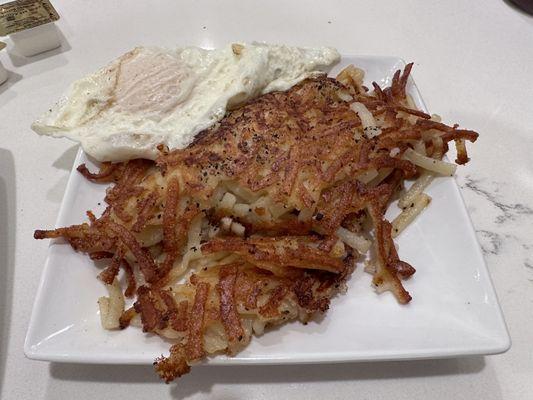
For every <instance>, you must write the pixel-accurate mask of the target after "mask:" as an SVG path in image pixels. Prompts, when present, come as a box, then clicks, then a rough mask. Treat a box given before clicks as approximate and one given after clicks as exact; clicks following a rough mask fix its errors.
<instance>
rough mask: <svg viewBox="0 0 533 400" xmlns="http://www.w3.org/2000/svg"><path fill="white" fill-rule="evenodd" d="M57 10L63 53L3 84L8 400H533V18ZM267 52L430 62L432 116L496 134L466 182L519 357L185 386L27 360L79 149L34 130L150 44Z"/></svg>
mask: <svg viewBox="0 0 533 400" xmlns="http://www.w3.org/2000/svg"><path fill="white" fill-rule="evenodd" d="M54 5H55V6H56V8H57V10H58V12H59V14H60V15H61V19H60V20H59V21H58V23H57V24H58V27H59V30H60V32H61V36H62V38H61V39H62V46H61V48H58V49H56V50H52V51H49V52H46V53H42V54H40V55H37V56H34V57H31V58H24V57H21V56H17V55H16V54H11V53H9V52H6V50H4V51H2V53H0V60H1V61H2V63H3V64H4V66H5V67H6V69H8V70H9V71H10V72H9V79H8V81H7V82H6V83H4V84H3V85H1V86H0V324H1V326H0V387H1V398H2V399H10V400H11V399H15V400H21V399H34V400H37V399H54V400H57V399H69V400H70V399H76V400H82V399H113V398H128V399H142V398H151V399H163V398H183V399H204V398H214V399H261V398H268V399H326V398H327V399H329V398H331V399H333V398H338V399H396V400H399V399H410V400H412V399H468V400H470V399H485V400H488V399H532V398H533V312H532V311H531V310H532V309H533V161H532V158H533V156H532V154H533V83H532V79H533V78H532V77H533V18H532V17H531V16H529V15H527V14H525V13H523V12H522V11H520V10H518V9H517V8H515V7H514V6H513V5H512V4H511V3H509V2H507V1H500V0H471V1H463V0H448V1H427V0H426V1H423V0H418V1H417V0H403V1H392V0H389V1H384V0H373V1H353V0H352V1H348V0H347V1H296V0H291V1H277V0H270V1H198V0H197V1H192V0H191V1H154V2H151V1H131V0H130V1H126V0H120V1H117V0H114V1H103V0H98V1H96V0H93V1H90V2H89V1H80V0H69V1H54ZM252 40H258V41H266V42H272V43H286V44H291V45H301V46H320V45H328V46H334V47H336V48H337V49H338V50H339V52H340V53H341V54H359V55H393V56H399V57H401V58H403V59H405V60H407V61H414V62H415V69H414V79H415V81H416V83H417V85H418V87H419V89H420V91H421V93H422V96H423V97H424V100H425V101H426V103H427V106H428V108H429V109H430V111H432V112H437V113H439V114H440V115H441V116H442V117H443V118H444V120H445V121H458V122H460V124H461V125H462V126H465V127H469V128H472V129H475V130H477V131H479V132H480V135H481V136H480V138H479V140H478V141H477V143H476V144H475V145H472V146H469V149H470V150H469V151H470V156H471V158H472V161H471V162H470V163H469V164H468V165H467V166H465V167H461V168H459V169H458V173H457V177H456V179H457V182H458V184H459V186H460V188H461V192H462V195H463V196H464V199H465V202H466V205H467V208H468V211H469V213H470V216H471V218H472V221H473V225H474V227H475V230H476V232H477V236H478V239H479V241H480V243H481V246H482V249H483V252H484V255H485V258H486V261H487V263H488V267H489V270H490V273H491V276H492V279H493V282H494V285H495V288H496V291H497V294H498V296H499V299H500V302H501V306H502V309H503V312H504V315H505V318H506V321H507V324H508V328H509V331H510V335H511V338H512V342H513V344H512V347H511V349H510V350H509V351H508V352H506V353H505V354H500V355H493V356H485V357H483V356H476V357H464V358H455V359H445V360H424V361H404V362H398V361H397V362H375V363H369V362H366V363H347V364H326V365H321V364H315V365H283V366H202V367H198V368H194V369H193V371H192V372H191V373H190V374H189V375H187V376H185V377H183V378H182V379H181V380H180V381H179V382H178V383H174V384H170V385H165V384H163V383H162V382H160V381H159V379H158V378H157V377H156V376H155V374H154V373H153V370H152V367H151V366H118V365H117V366H113V365H107V366H106V365H80V364H63V363H48V362H42V361H32V360H29V359H27V358H26V357H25V356H24V353H23V342H24V337H25V334H26V329H27V327H28V322H29V318H30V314H31V309H32V305H33V301H34V298H35V293H36V289H37V286H38V284H39V280H40V275H41V271H42V267H43V263H44V260H45V257H46V252H47V248H48V243H47V242H46V241H35V240H33V237H32V236H33V230H34V229H35V228H37V227H49V226H53V225H54V222H55V220H56V217H57V214H58V210H59V206H60V203H61V199H62V197H63V193H64V191H65V185H66V182H67V178H68V176H69V173H70V170H71V168H72V165H73V162H74V156H75V154H76V151H77V146H76V145H75V143H73V142H70V141H68V140H66V139H62V140H57V139H51V138H48V137H39V136H38V135H36V134H35V133H33V132H32V131H31V129H30V124H31V122H32V120H33V119H34V118H35V117H36V116H38V115H39V114H40V113H41V112H42V111H43V110H45V109H46V107H48V106H49V105H50V104H51V103H52V102H53V101H54V100H56V99H57V98H58V97H59V95H60V94H61V93H62V92H63V91H64V89H65V88H66V87H67V85H68V84H69V83H70V82H71V81H73V80H75V79H77V78H79V77H81V76H83V75H85V74H87V73H90V72H92V71H94V70H95V69H97V68H98V67H100V66H102V65H105V64H106V63H107V62H109V61H110V60H112V59H114V58H116V57H117V56H118V55H120V54H122V53H124V52H125V51H127V50H129V49H131V48H133V47H134V46H137V45H140V44H143V45H162V46H185V45H197V46H202V47H207V48H213V47H217V46H221V45H223V44H225V43H228V42H231V41H252ZM8 44H9V43H8ZM450 251H453V249H450ZM369 290H371V289H370V288H369ZM377 312H378V311H377ZM332 340H333V339H332ZM398 340H399V341H401V340H402V339H401V338H400V337H399V338H398Z"/></svg>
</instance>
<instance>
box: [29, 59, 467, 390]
mask: <svg viewBox="0 0 533 400" xmlns="http://www.w3.org/2000/svg"><path fill="white" fill-rule="evenodd" d="M411 68H412V64H409V65H407V67H406V68H405V69H404V71H403V72H402V71H398V72H396V73H395V74H394V77H393V80H392V84H391V86H390V87H388V88H384V89H382V88H381V87H379V85H377V84H376V83H373V87H374V92H373V93H372V94H369V93H367V92H368V90H367V89H366V88H364V87H363V86H362V84H361V82H357V80H356V79H355V78H354V77H352V76H350V79H346V80H344V79H343V82H344V83H346V84H347V85H348V86H344V85H343V84H342V83H340V82H339V81H336V80H334V79H331V78H327V77H325V76H317V77H313V78H310V79H307V80H305V81H303V82H301V83H300V84H298V85H296V86H294V87H293V88H291V89H290V90H288V91H286V92H273V93H270V94H267V95H263V96H260V97H258V98H257V99H254V100H252V101H250V102H249V103H248V104H245V105H244V106H242V107H240V108H238V109H236V110H232V111H231V112H229V113H228V114H227V115H226V117H225V118H224V119H223V120H222V121H220V122H219V123H217V124H216V125H215V126H213V127H211V128H209V129H207V130H205V131H203V132H201V133H200V134H199V135H198V136H197V137H196V139H195V141H194V143H193V144H192V145H191V146H189V147H188V148H186V149H181V150H171V151H169V150H168V149H167V148H164V147H163V146H160V148H159V149H160V152H161V155H160V156H159V157H158V159H157V161H156V163H154V162H152V161H147V160H132V161H129V162H125V163H120V164H103V165H102V167H101V169H100V171H99V172H98V173H91V172H90V171H88V170H87V168H86V167H85V166H80V168H79V171H80V172H81V173H82V174H83V175H84V176H85V177H86V178H87V179H89V180H91V181H93V182H110V181H113V182H115V184H114V186H112V187H110V188H109V189H108V190H107V194H106V197H105V201H106V202H107V204H108V207H107V208H106V210H105V211H104V213H103V214H102V215H101V216H100V218H97V217H96V216H95V215H94V214H93V213H92V212H88V213H87V215H88V218H89V223H87V224H81V225H75V226H71V227H68V228H58V229H55V230H51V231H42V230H37V231H35V234H34V236H35V238H36V239H43V238H58V237H63V238H65V239H66V240H67V241H68V242H69V243H70V244H71V246H72V247H73V248H74V249H76V250H78V251H82V252H86V253H88V254H89V255H90V256H91V258H93V259H95V260H96V259H111V262H110V265H109V266H108V268H106V270H104V271H103V272H102V273H101V275H100V278H101V279H102V280H103V281H104V282H107V283H109V282H113V279H114V278H115V277H116V276H117V273H118V271H119V268H120V266H122V267H123V268H124V271H125V275H126V278H127V284H128V286H127V288H126V290H125V295H126V296H132V295H134V294H135V292H136V296H137V297H136V301H135V305H134V308H132V309H128V310H127V311H125V312H124V313H123V314H122V317H121V318H120V321H119V322H120V326H121V327H122V328H124V327H126V326H128V325H129V324H130V322H131V321H132V319H133V318H135V317H136V316H137V315H139V316H140V319H141V322H142V325H143V330H144V331H146V332H152V333H155V334H158V335H161V336H163V337H166V338H171V339H172V340H173V341H174V342H175V345H173V346H172V348H171V350H170V355H169V357H163V356H162V357H160V358H158V359H157V360H156V363H155V369H156V371H157V372H158V374H159V375H160V376H161V377H162V378H163V379H164V380H165V381H167V382H168V381H170V380H172V379H174V378H176V377H178V376H181V375H182V374H184V373H187V372H188V371H189V370H190V366H189V365H190V364H191V363H193V362H196V361H199V360H200V359H202V358H203V357H205V356H206V355H207V354H212V353H216V352H226V353H229V354H234V353H235V352H236V351H237V350H238V349H240V348H241V347H242V346H243V345H244V344H246V343H248V341H249V340H250V337H251V335H252V334H253V332H254V331H256V330H257V331H259V332H262V330H263V328H264V327H265V326H269V325H276V324H280V323H283V322H285V321H288V320H291V319H299V320H301V321H307V320H308V319H310V318H312V317H313V316H314V315H315V314H317V313H321V312H325V311H326V310H327V309H328V307H329V304H330V299H331V298H332V297H333V296H334V295H335V294H336V293H337V292H338V291H339V290H341V289H342V288H343V286H344V284H345V282H346V280H347V279H348V277H349V276H350V274H351V272H352V271H353V268H354V258H355V257H357V256H358V253H357V251H356V250H354V249H351V248H350V247H349V246H350V245H353V246H354V247H357V248H358V246H357V245H354V244H353V243H352V244H350V245H349V244H348V242H350V240H348V239H349V238H348V239H346V238H343V239H342V240H345V242H342V241H341V239H340V236H342V235H341V234H342V232H343V231H342V230H339V228H340V227H343V228H344V229H348V231H349V232H348V233H350V232H351V233H353V234H355V233H360V232H361V231H364V232H365V235H368V234H369V230H370V229H369V227H368V226H369V225H372V226H373V228H374V236H375V250H376V253H377V257H376V272H375V273H374V277H373V282H374V284H375V285H376V286H377V287H378V290H379V291H382V290H390V291H391V292H392V293H393V294H394V295H395V296H396V297H397V299H398V301H399V302H400V303H407V302H409V301H410V300H411V296H410V294H409V293H408V292H407V291H406V290H405V288H404V287H403V285H402V280H403V279H406V278H408V277H410V276H411V275H412V274H413V273H414V272H415V270H414V268H413V267H412V266H411V265H409V264H408V263H406V262H404V261H401V260H400V259H399V256H398V253H397V251H396V249H395V247H394V243H393V240H392V237H391V225H390V223H389V222H388V221H387V220H386V219H385V217H384V214H385V211H386V210H387V207H388V205H389V204H390V203H391V201H392V199H393V197H394V195H395V193H397V192H398V190H399V189H400V187H401V186H402V182H403V181H404V179H405V178H409V177H416V176H418V174H419V168H418V167H416V166H415V165H414V164H413V163H411V162H410V161H408V160H406V159H404V153H405V151H406V150H407V149H415V150H416V151H418V150H419V149H422V150H421V151H422V152H423V150H424V149H425V150H426V155H427V156H429V157H434V158H437V159H438V158H441V157H442V155H443V154H444V153H445V152H446V151H447V149H448V142H450V141H451V140H453V141H454V142H455V145H456V147H457V163H464V162H466V161H468V155H467V153H466V146H465V141H466V140H468V141H475V140H476V139H477V133H476V132H473V131H469V130H464V129H459V128H458V126H457V125H453V126H448V125H445V124H443V123H440V122H436V121H434V120H433V118H432V117H431V116H430V115H428V114H426V113H424V112H421V111H419V110H416V109H413V108H412V102H410V100H409V99H408V97H407V95H406V85H407V83H408V78H409V73H410V70H411ZM348 93H349V96H350V97H351V98H352V100H349V101H346V98H347V94H348ZM354 102H358V103H361V104H363V105H364V106H365V107H366V108H367V110H369V112H370V113H371V114H372V116H373V118H374V119H375V123H376V126H368V121H366V122H365V126H366V128H363V121H362V119H361V118H362V117H361V118H360V117H359V114H358V113H356V112H354V111H353V110H352V108H351V107H352V106H351V103H354ZM363 119H364V118H363ZM376 132H378V133H376ZM415 144H416V145H417V146H415ZM226 196H227V198H226V199H225V197H226ZM224 199H225V200H224ZM226 200H227V201H226ZM363 226H365V228H364V229H363V228H362V227H363ZM337 235H339V237H337ZM362 240H363V241H365V239H362ZM191 270H193V271H194V273H193V274H192V275H191V276H190V278H189V279H188V280H187V281H185V282H181V281H179V279H181V278H183V274H184V273H186V272H187V271H191ZM139 271H140V274H139V273H137V272H139ZM136 276H137V277H138V279H139V281H137V279H136V278H135V277H136ZM136 287H139V288H138V289H137V290H136Z"/></svg>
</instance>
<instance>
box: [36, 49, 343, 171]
mask: <svg viewBox="0 0 533 400" xmlns="http://www.w3.org/2000/svg"><path fill="white" fill-rule="evenodd" d="M339 58H340V56H339V53H338V52H337V51H336V50H335V49H332V48H325V47H324V48H308V49H305V48H298V47H289V46H283V45H269V44H264V43H250V44H246V43H243V44H239V43H234V44H230V45H227V46H225V47H223V48H220V49H216V50H205V49H200V48H197V47H185V48H177V49H163V48H157V47H137V48H135V49H134V50H132V51H130V52H128V53H126V54H124V55H123V56H121V57H119V58H118V59H117V60H115V61H113V62H112V63H111V64H109V65H108V66H106V67H104V68H102V69H101V70H99V71H98V72H96V73H94V74H91V75H89V76H87V77H85V78H82V79H80V80H78V81H76V82H74V83H73V84H72V85H71V87H70V89H69V90H68V91H67V93H66V94H65V95H64V96H63V98H61V100H59V101H58V102H57V104H55V105H54V106H52V107H51V108H50V109H49V110H48V112H46V113H45V114H44V115H43V116H41V117H40V118H39V119H38V120H37V121H35V122H34V123H33V125H32V128H33V129H34V130H35V131H36V132H37V133H40V134H45V135H50V136H55V137H67V138H69V139H72V140H75V141H78V142H80V143H81V145H82V147H83V150H84V151H85V152H86V153H88V154H89V155H91V156H92V157H94V158H95V159H97V160H98V161H125V160H128V159H133V158H147V159H155V158H156V157H157V155H158V151H157V146H158V145H160V144H165V145H166V146H168V147H170V148H173V149H175V148H184V147H186V146H187V145H189V144H190V143H191V142H192V141H193V139H194V136H195V135H196V134H197V133H198V132H200V131H202V130H204V129H206V128H208V127H209V126H211V125H212V124H213V123H214V122H217V121H219V120H220V119H222V117H224V115H225V113H226V110H227V109H231V108H235V107H237V106H239V105H240V104H242V103H244V102H246V101H247V100H249V99H251V98H253V97H255V96H257V95H259V94H262V93H269V92H272V91H276V90H286V89H288V88H290V87H291V86H293V85H294V84H296V83H298V82H300V81H302V80H303V79H305V78H307V77H309V76H312V75H313V74H316V73H317V72H327V71H329V69H330V68H331V66H333V65H334V64H336V63H337V62H338V61H339Z"/></svg>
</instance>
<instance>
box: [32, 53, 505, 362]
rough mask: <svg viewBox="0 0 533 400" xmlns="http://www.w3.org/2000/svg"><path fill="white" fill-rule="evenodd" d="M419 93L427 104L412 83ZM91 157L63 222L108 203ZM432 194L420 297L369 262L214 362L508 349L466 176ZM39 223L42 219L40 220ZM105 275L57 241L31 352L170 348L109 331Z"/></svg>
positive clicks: (76, 178)
mask: <svg viewBox="0 0 533 400" xmlns="http://www.w3.org/2000/svg"><path fill="white" fill-rule="evenodd" d="M351 63H353V64H356V65H358V66H360V67H362V68H363V69H364V70H365V71H366V81H367V82H368V83H370V82H371V81H373V80H375V81H377V82H378V83H380V84H388V83H389V82H390V80H391V78H392V75H393V73H394V71H395V70H397V69H398V68H402V67H403V66H404V65H405V63H404V62H403V61H402V60H400V59H398V58H393V57H360V56H358V57H343V61H342V63H341V65H339V66H338V67H337V68H336V71H334V72H337V71H338V70H340V68H342V67H343V66H345V65H348V64H351ZM414 73H415V74H416V68H415V71H414ZM409 91H410V93H411V95H412V96H413V97H414V99H415V102H416V103H417V105H418V106H419V107H421V108H422V109H425V106H424V105H423V102H422V99H421V97H420V94H419V92H418V90H417V88H416V86H415V85H414V83H413V82H412V81H411V82H410V83H409ZM449 101H453V98H450V99H449ZM82 162H88V160H87V158H86V156H85V155H84V153H83V152H81V151H80V152H79V153H78V156H77V158H76V161H75V165H74V168H73V170H72V172H71V175H70V179H69V183H68V185H67V189H66V193H65V197H64V199H63V203H62V206H61V211H60V213H59V218H58V221H57V226H65V225H70V224H74V223H80V222H82V221H84V218H85V211H86V210H88V209H92V210H94V211H96V212H99V211H101V210H103V206H102V205H100V206H97V203H99V202H102V199H103V197H104V190H105V187H104V186H102V185H97V184H92V183H89V182H88V181H86V180H85V179H84V178H83V177H82V176H81V175H80V174H79V173H77V172H76V170H75V167H76V166H77V165H79V164H80V163H82ZM473 162H474V163H475V160H473ZM89 164H90V162H89ZM428 193H429V194H430V195H431V196H432V197H433V202H432V204H431V205H430V207H429V208H428V209H427V210H426V211H425V212H424V213H423V214H422V215H421V216H420V217H419V218H418V219H417V220H416V222H415V223H413V224H412V225H411V226H410V227H409V228H408V229H407V230H406V231H405V232H403V233H402V234H401V235H400V237H399V238H398V240H397V241H396V242H397V243H398V245H399V250H400V256H401V257H402V259H404V260H406V261H408V262H410V263H411V264H413V265H414V266H415V268H416V269H417V272H416V274H415V275H414V276H413V277H412V278H411V279H410V280H409V281H407V282H405V286H406V288H407V290H408V291H409V292H410V293H411V295H412V296H413V300H412V302H411V303H410V304H409V305H407V306H402V305H399V304H398V303H397V302H396V300H395V299H394V298H393V296H392V295H391V294H389V293H386V294H382V295H377V294H376V293H375V292H374V291H373V290H372V288H371V285H370V280H371V277H370V276H369V275H368V274H366V273H364V272H363V271H362V267H361V266H359V267H358V268H357V270H356V272H355V273H354V275H353V277H352V278H351V280H350V281H349V290H348V292H347V293H346V294H345V295H340V296H337V297H336V298H335V299H333V301H332V304H331V309H330V310H329V311H328V313H327V314H326V316H325V317H324V319H323V320H321V321H320V322H312V323H310V324H308V325H307V326H303V325H301V324H299V323H291V324H289V325H285V326H283V327H281V328H279V329H276V330H273V331H270V332H267V333H266V334H264V335H263V336H262V337H260V338H254V339H253V340H252V343H251V344H250V346H248V347H247V348H246V349H245V350H244V351H242V352H241V353H239V354H238V355H237V356H236V357H233V358H229V357H225V356H218V357H215V358H212V359H210V360H208V361H206V363H208V364H217V365H222V364H269V363H270V364H276V363H279V364H281V363H315V362H341V361H369V360H397V359H420V358H441V357H454V356H461V355H473V354H494V353H501V352H504V351H506V350H507V349H508V348H509V347H510V338H509V334H508V332H507V329H506V326H505V322H504V319H503V317H502V313H501V310H500V307H499V305H498V300H497V298H496V295H495V293H494V289H493V286H492V283H491V281H490V277H489V275H488V272H487V268H486V266H485V262H484V260H483V256H482V253H481V250H480V247H479V244H478V242H477V240H476V236H475V233H474V230H473V228H472V224H471V222H470V219H469V216H468V214H467V212H466V209H465V206H464V204H463V200H462V198H461V195H460V193H459V190H458V188H457V185H456V183H455V181H454V179H453V178H439V179H437V180H436V181H435V182H434V183H433V184H432V186H431V187H430V188H429V190H428ZM390 213H391V214H392V213H394V210H390ZM36 228H42V227H41V226H38V223H36ZM97 272H98V271H97V269H96V268H94V266H93V262H92V261H91V260H90V259H89V258H88V257H87V256H85V255H83V254H77V253H75V252H74V251H73V250H72V249H71V248H70V246H68V245H66V244H64V243H62V242H59V241H53V242H52V243H51V244H50V248H49V252H48V258H47V260H46V264H45V268H44V271H43V275H42V279H41V283H40V286H39V290H38V293H37V297H36V299H35V304H34V308H33V313H32V317H31V321H30V325H29V329H28V333H27V336H26V342H25V345H24V351H25V353H26V355H27V356H28V357H29V358H32V359H38V360H48V361H64V362H80V363H109V364H149V363H152V362H153V360H154V358H155V357H157V356H159V355H161V354H162V353H163V354H166V353H167V352H168V348H169V347H170V345H169V343H167V342H165V341H163V340H161V339H160V338H159V337H156V336H148V335H146V334H144V333H142V332H141V330H140V329H138V328H134V327H130V328H128V329H126V330H124V331H117V332H109V331H105V330H104V329H102V328H101V326H100V319H99V315H98V307H97V303H96V300H97V298H98V297H99V296H102V295H104V294H105V290H104V288H103V286H102V284H101V283H100V282H99V281H97V280H96V279H95V277H96V275H97Z"/></svg>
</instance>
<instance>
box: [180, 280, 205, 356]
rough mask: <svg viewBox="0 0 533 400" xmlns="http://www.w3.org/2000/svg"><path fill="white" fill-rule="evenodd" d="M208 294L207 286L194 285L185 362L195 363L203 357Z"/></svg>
mask: <svg viewBox="0 0 533 400" xmlns="http://www.w3.org/2000/svg"><path fill="white" fill-rule="evenodd" d="M208 294H209V284H208V283H205V282H198V284H197V285H196V295H195V296H194V303H193V305H192V309H191V313H190V316H189V322H188V324H189V326H188V336H187V345H186V347H185V353H186V355H187V360H190V361H196V360H200V359H201V358H203V357H204V356H205V351H204V345H203V329H204V316H205V303H206V301H207V295H208Z"/></svg>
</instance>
